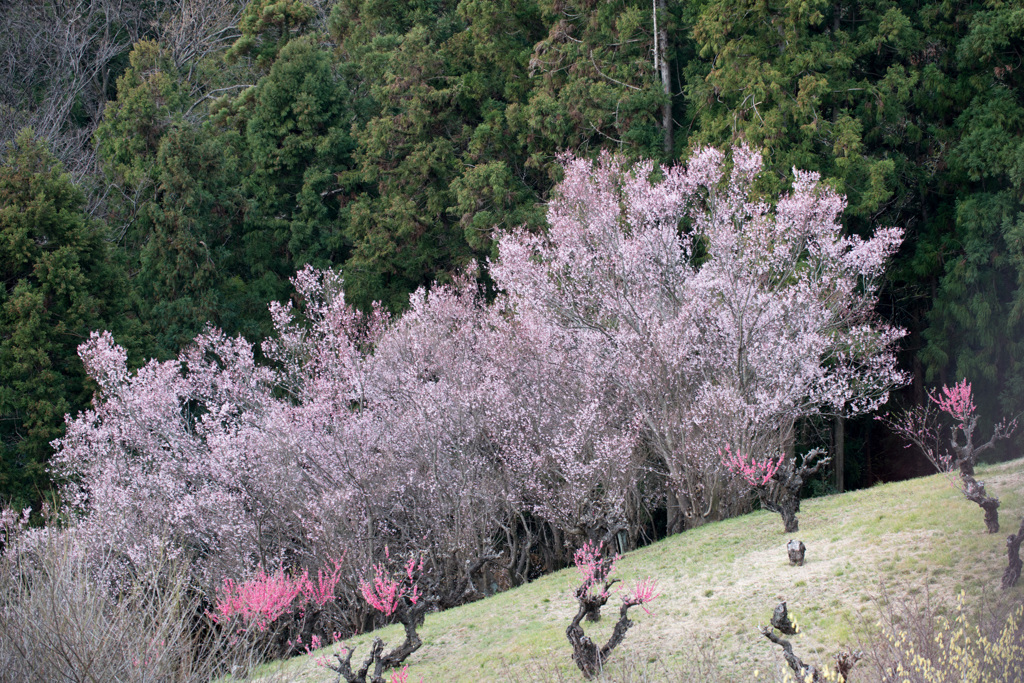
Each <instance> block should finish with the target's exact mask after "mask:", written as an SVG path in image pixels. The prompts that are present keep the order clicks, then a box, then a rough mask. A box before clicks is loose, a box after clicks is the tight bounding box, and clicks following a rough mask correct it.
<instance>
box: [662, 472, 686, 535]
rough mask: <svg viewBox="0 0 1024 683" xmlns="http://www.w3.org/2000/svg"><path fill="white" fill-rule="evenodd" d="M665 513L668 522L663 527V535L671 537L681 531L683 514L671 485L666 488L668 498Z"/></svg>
mask: <svg viewBox="0 0 1024 683" xmlns="http://www.w3.org/2000/svg"><path fill="white" fill-rule="evenodd" d="M665 507H666V513H667V515H668V522H667V524H666V525H665V535H666V536H671V535H672V534H678V533H680V532H682V530H683V523H684V521H683V513H682V506H681V505H680V504H679V496H678V495H677V494H676V492H675V490H674V489H673V488H672V486H671V484H669V487H668V496H667V500H666V502H665Z"/></svg>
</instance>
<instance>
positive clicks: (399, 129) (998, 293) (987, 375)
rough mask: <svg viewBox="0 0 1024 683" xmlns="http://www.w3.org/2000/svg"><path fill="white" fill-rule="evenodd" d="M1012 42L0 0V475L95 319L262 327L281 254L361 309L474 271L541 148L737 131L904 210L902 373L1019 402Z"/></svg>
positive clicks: (1018, 217) (655, 20) (859, 207)
mask: <svg viewBox="0 0 1024 683" xmlns="http://www.w3.org/2000/svg"><path fill="white" fill-rule="evenodd" d="M1022 45H1024V10H1022V9H1020V8H1019V7H1018V6H1017V5H1016V4H1015V3H1004V2H998V1H995V0H992V1H990V2H966V1H965V2H946V1H944V2H938V1H929V0H922V1H921V2H908V1H902V0H891V1H881V0H879V1H873V0H865V1H855V0H836V1H833V2H824V1H821V0H810V1H809V2H788V1H787V2H783V1H781V0H768V1H760V2H750V1H746V0H699V1H693V2H689V1H688V2H682V1H677V0H656V2H654V3H651V2H647V1H646V0H644V1H641V0H616V1H611V2H609V1H597V0H589V1H588V0H462V1H461V2H455V1H451V0H448V1H446V0H413V1H405V0H337V1H336V2H334V1H331V0H308V1H307V2H303V1H302V0H252V1H251V2H240V1H237V0H142V1H139V2H124V1H122V0H79V1H77V2H76V1H70V0H46V1H44V2H40V1H37V0H13V1H11V2H7V3H4V4H3V5H2V7H0V141H2V145H3V147H2V155H3V161H2V163H0V235H2V239H0V273H2V281H3V287H2V289H0V387H2V388H0V454H2V466H0V498H3V499H11V500H13V502H14V503H15V504H16V505H18V506H21V505H24V504H28V503H34V502H36V501H38V500H39V499H40V498H41V497H42V496H43V495H44V492H45V491H46V490H47V488H48V485H49V484H48V476H47V473H46V469H45V464H46V462H47V460H48V459H49V457H50V454H51V447H50V446H49V442H50V440H51V439H53V438H56V437H58V436H60V435H61V434H62V433H63V430H64V426H63V419H62V418H63V415H64V414H65V413H71V414H74V413H76V412H77V411H78V410H81V409H83V408H85V407H86V406H87V405H88V400H89V396H90V393H91V389H93V388H95V387H94V386H93V385H92V384H91V383H90V382H89V381H87V380H86V378H85V372H84V370H83V368H82V366H81V362H80V361H79V359H78V357H77V356H76V354H75V349H76V347H77V346H78V345H79V344H80V343H82V342H83V341H85V340H86V339H87V338H88V334H89V332H90V331H91V330H95V329H109V330H111V331H112V332H113V334H114V337H115V339H116V340H117V342H118V343H119V344H121V345H122V346H123V347H125V348H126V349H127V353H128V356H129V364H130V365H134V366H138V365H139V364H141V363H142V361H143V360H144V359H147V358H150V357H157V358H161V359H167V358H173V357H175V356H177V355H178V354H179V352H180V351H181V349H182V348H183V347H184V346H185V345H186V344H187V343H189V342H190V340H192V339H193V337H195V335H196V334H198V333H200V332H202V331H203V329H204V328H205V326H206V325H207V324H208V323H209V324H212V325H214V326H216V327H218V328H220V329H222V330H223V331H224V332H225V333H226V334H227V335H229V336H230V335H237V334H242V335H244V336H245V337H246V338H247V339H248V340H249V341H251V342H257V341H259V340H261V339H263V338H265V337H266V336H267V335H268V334H270V332H271V330H272V320H271V316H270V313H269V311H268V304H269V302H271V301H284V300H287V299H288V298H289V297H290V296H292V286H291V284H290V282H289V278H291V277H293V276H294V275H295V273H296V272H298V271H299V270H300V269H302V268H303V266H305V265H307V264H310V265H312V266H314V267H317V268H328V267H331V268H339V269H340V271H341V273H342V274H343V277H344V281H345V295H346V297H347V299H348V301H350V302H352V303H354V304H356V305H357V306H359V307H360V308H362V309H364V310H369V309H370V307H371V305H372V303H373V302H374V301H380V302H382V303H383V305H384V307H385V308H386V309H387V310H389V311H392V312H395V313H397V312H401V311H402V310H404V309H405V308H407V307H408V305H409V298H408V297H409V294H410V293H411V292H412V291H413V290H415V289H416V288H417V287H419V286H422V285H428V284H429V283H431V282H433V281H435V280H436V281H437V282H439V283H442V284H443V283H445V282H449V281H451V279H452V278H453V277H456V276H457V275H458V274H459V273H461V272H463V271H464V269H466V268H467V267H470V266H472V267H474V268H475V270H474V277H476V278H477V279H478V280H479V283H480V284H481V286H482V288H483V290H484V291H485V292H487V293H488V294H490V295H493V293H494V292H493V280H492V278H491V274H490V273H489V272H488V265H487V264H488V261H487V259H488V258H490V257H495V256H496V255H497V244H498V241H499V240H500V239H501V237H502V236H503V235H507V234H509V233H510V232H511V231H513V230H514V229H516V228H517V227H519V226H526V227H527V228H528V229H529V230H532V231H541V230H543V229H544V226H545V211H546V209H545V202H546V201H547V200H548V199H549V194H550V192H551V190H552V188H553V187H554V185H555V183H556V182H558V181H560V180H561V174H562V165H561V163H560V157H559V155H560V154H561V153H563V152H566V151H570V152H572V153H573V154H575V155H577V156H581V157H593V156H595V155H597V154H598V152H600V151H602V150H609V151H613V152H616V153H618V154H621V155H623V156H624V157H625V158H627V159H630V160H637V159H641V158H644V159H653V160H655V161H657V162H663V163H667V162H675V161H685V160H687V159H689V158H690V156H691V155H692V154H693V151H694V150H695V149H696V148H697V147H698V146H701V145H712V146H717V147H719V148H725V147H728V146H731V145H735V144H737V143H740V142H745V143H746V144H748V145H750V146H751V147H753V148H755V149H760V150H762V151H763V153H764V159H765V164H766V165H765V169H764V171H763V172H762V173H761V174H760V175H759V176H758V179H757V183H756V185H755V189H756V191H757V192H759V193H761V196H763V197H766V198H769V199H771V198H776V197H778V196H779V195H780V192H782V191H785V190H788V189H790V188H789V185H790V183H791V182H792V178H793V176H792V174H791V169H792V168H794V167H796V168H800V169H805V170H811V171H818V172H820V173H821V175H822V177H823V178H824V180H825V182H826V184H827V185H829V186H831V187H832V188H834V189H835V190H836V191H837V192H839V193H841V194H844V195H845V196H846V197H847V201H848V206H847V208H846V211H845V213H844V214H843V223H844V226H845V230H846V231H847V233H848V234H850V235H859V236H868V235H870V234H874V232H875V230H876V229H877V228H878V227H879V226H898V227H901V228H903V229H904V231H905V237H904V241H903V244H902V246H901V248H900V250H899V252H898V253H897V254H896V256H895V259H894V261H893V264H892V265H890V267H889V269H888V270H887V272H886V275H885V279H884V280H883V281H882V282H881V283H880V284H881V289H880V290H879V304H878V310H879V312H880V314H881V315H882V317H883V318H884V319H885V320H887V321H888V322H889V323H891V324H893V325H896V326H900V327H903V328H905V329H907V330H908V332H909V334H908V335H907V336H906V337H905V338H904V339H903V340H902V341H901V342H900V343H901V353H900V363H901V365H902V366H903V368H904V369H905V370H906V371H907V372H909V373H910V375H911V376H912V379H913V381H912V385H911V388H910V389H909V390H907V391H906V392H905V394H904V395H903V396H901V397H900V398H901V400H903V401H904V402H907V403H910V402H916V403H919V404H920V403H923V402H925V401H926V393H925V392H926V390H927V388H929V387H930V386H934V385H936V384H940V383H946V382H949V383H952V381H954V380H955V379H959V378H961V377H966V378H968V379H969V380H970V381H971V382H973V385H974V389H975V394H974V395H975V396H976V397H977V401H978V408H979V413H980V414H981V415H982V416H983V421H984V420H986V419H987V420H990V421H991V420H993V419H996V418H998V416H1000V415H1003V414H1016V413H1017V412H1019V411H1020V409H1021V406H1022V405H1024V365H1022V362H1024V348H1022V344H1024V321H1022V316H1024V289H1022V288H1024V210H1022V204H1021V203H1022V201H1024V101H1022V98H1024V64H1022V47H1021V46H1022ZM25 128H29V129H30V130H31V132H21V131H22V130H23V129H25ZM62 169H63V170H62ZM985 426H986V427H987V425H985ZM844 428H845V429H844ZM833 430H834V432H835V436H833V435H832V433H833ZM844 434H845V435H844ZM837 437H838V438H837ZM797 440H798V441H800V442H801V443H802V445H806V446H811V445H818V444H820V443H825V444H826V445H827V446H832V444H831V442H832V441H835V442H836V443H835V445H834V446H832V448H831V450H833V451H834V452H838V451H839V448H838V446H839V444H841V443H843V444H844V445H845V449H843V450H844V451H845V465H844V466H840V471H841V472H842V471H844V472H845V485H846V486H848V487H849V486H862V485H866V484H869V483H871V482H872V481H874V480H876V479H878V478H880V477H893V476H897V475H899V474H907V473H911V472H913V471H915V470H914V468H915V467H916V463H915V462H914V461H913V460H911V455H910V452H909V451H906V450H904V449H903V447H902V444H900V443H897V442H895V441H893V440H891V439H889V438H888V437H887V436H886V434H885V433H884V431H883V430H882V429H881V427H880V426H878V425H875V424H874V423H873V422H872V421H871V420H870V418H867V419H862V420H860V421H851V422H849V423H848V424H845V425H843V423H842V422H840V421H833V420H831V419H828V420H825V419H822V418H815V419H813V420H811V419H809V420H806V421H805V423H803V424H802V425H801V426H800V429H799V430H798V434H797ZM1013 448H1014V446H1011V449H1013Z"/></svg>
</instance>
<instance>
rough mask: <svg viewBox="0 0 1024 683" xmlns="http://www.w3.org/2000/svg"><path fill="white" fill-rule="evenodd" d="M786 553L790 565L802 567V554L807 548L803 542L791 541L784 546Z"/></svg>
mask: <svg viewBox="0 0 1024 683" xmlns="http://www.w3.org/2000/svg"><path fill="white" fill-rule="evenodd" d="M786 552H787V553H788V554H789V564H790V565H796V566H798V567H802V566H804V554H805V553H806V552H807V546H805V545H804V542H803V541H798V540H796V539H793V540H791V541H790V542H789V543H787V544H786ZM783 604H785V603H783Z"/></svg>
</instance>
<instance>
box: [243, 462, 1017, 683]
mask: <svg viewBox="0 0 1024 683" xmlns="http://www.w3.org/2000/svg"><path fill="white" fill-rule="evenodd" d="M978 478H979V480H983V481H985V482H986V484H987V485H988V488H989V491H990V492H991V493H992V494H994V495H996V496H998V497H999V498H1000V499H1001V501H1002V507H1001V508H1000V521H1001V523H1002V526H1003V529H1002V531H1001V532H1000V533H999V534H996V535H991V534H986V533H985V525H984V523H983V522H982V511H981V509H980V508H979V507H978V506H976V505H975V504H973V503H970V502H968V501H967V500H965V499H964V498H963V496H962V495H961V494H960V493H959V492H958V491H956V490H954V488H953V487H952V486H951V485H950V483H949V480H948V479H947V478H945V477H943V476H939V475H936V476H932V477H924V478H920V479H914V480H911V481H904V482H898V483H894V484H885V485H879V486H875V487H873V488H870V489H865V490H861V491H854V492H850V493H845V494H841V495H832V496H825V497H821V498H814V499H810V500H806V501H804V502H803V504H802V510H801V513H800V515H799V518H800V531H799V532H798V533H797V534H792V535H790V534H785V533H784V532H783V531H782V522H781V519H780V518H779V516H778V515H775V514H771V513H768V512H755V513H752V514H749V515H745V516H743V517H738V518H735V519H730V520H726V521H723V522H716V523H712V524H708V525H705V526H703V527H701V528H698V529H694V530H691V531H688V532H686V533H683V534H680V535H677V536H673V537H671V538H667V539H664V540H662V541H660V542H658V543H655V544H653V545H651V546H648V547H646V548H642V549H639V550H636V551H634V552H630V553H628V554H626V555H625V556H624V557H623V558H622V560H621V561H620V562H619V565H618V567H619V571H618V576H620V577H621V578H622V579H623V583H624V584H625V585H627V586H628V585H629V584H630V583H631V582H632V581H634V580H635V579H637V578H641V577H646V576H653V577H656V578H657V580H658V589H659V591H660V593H661V596H660V597H659V598H658V600H657V601H656V602H655V603H654V605H653V609H652V613H651V614H646V613H644V612H642V611H641V610H639V609H636V608H634V609H633V610H632V611H631V616H632V618H633V620H634V622H635V626H634V627H633V629H631V630H630V632H629V634H628V636H627V638H626V640H625V642H624V644H623V645H622V646H621V647H620V648H619V649H617V650H616V651H615V652H614V654H613V657H612V660H611V662H609V665H608V667H607V669H606V678H607V680H615V681H618V680H627V679H628V680H637V681H640V680H679V675H680V674H679V672H681V671H684V670H685V671H690V670H692V667H693V666H694V662H695V661H696V660H698V659H701V658H703V659H704V660H705V661H706V660H708V659H709V658H711V659H712V661H713V662H714V664H713V666H714V667H715V668H717V673H718V675H719V676H720V677H721V680H728V681H745V680H755V678H757V679H764V680H772V679H774V678H775V677H776V676H777V674H778V672H780V671H782V669H784V664H782V659H781V657H780V656H779V648H778V647H776V646H773V645H771V644H770V643H769V642H768V641H767V640H765V639H764V638H763V637H762V636H761V635H760V633H759V632H758V627H759V626H761V625H763V624H767V623H768V619H769V617H770V616H771V612H772V609H773V608H774V607H775V605H776V604H777V602H778V601H779V600H780V599H784V600H786V601H787V603H788V605H789V609H790V613H791V615H792V616H793V617H795V619H796V620H797V622H798V624H799V626H800V629H801V633H799V634H798V635H796V636H794V637H793V638H792V641H793V644H794V647H795V649H796V651H797V653H798V654H799V655H800V656H802V657H803V658H804V659H805V661H809V662H819V663H827V662H828V661H830V660H831V656H832V654H833V653H834V652H835V651H836V650H837V649H838V648H839V647H840V646H842V645H848V646H853V647H855V648H856V647H863V646H864V644H865V643H867V642H868V641H869V640H870V638H871V636H872V633H876V632H877V629H878V618H879V604H880V603H881V602H884V601H885V600H887V599H890V598H893V597H900V598H902V597H903V596H907V595H911V596H924V595H927V597H928V600H930V601H931V604H932V605H933V606H936V607H937V608H938V609H939V611H940V612H941V611H943V610H952V609H953V607H954V605H955V602H956V598H955V596H956V595H957V594H958V593H959V592H960V591H963V592H964V593H965V601H966V604H967V605H968V607H969V608H971V607H972V606H973V607H974V608H980V606H981V605H983V604H985V603H986V602H988V603H992V602H994V601H1001V602H1006V601H1020V600H1021V599H1022V598H1024V587H1022V586H1021V585H1018V586H1017V587H1016V588H1014V589H1013V590H1011V591H1010V593H1009V595H1006V594H1005V593H1002V592H1001V591H1000V590H999V581H1000V577H1001V575H1002V571H1003V568H1004V566H1005V564H1006V550H1005V540H1006V535H1007V534H1009V533H1013V532H1014V531H1016V529H1017V527H1018V525H1019V524H1020V519H1021V516H1022V515H1024V460H1016V461H1012V462H1008V463H1003V464H999V465H993V466H986V467H982V468H979V472H978ZM791 537H794V538H799V539H800V540H802V541H803V542H804V543H805V544H806V545H807V562H806V564H805V565H804V566H803V567H793V566H790V564H789V562H788V559H787V556H786V550H785V544H786V542H787V541H788V540H789V539H790V538H791ZM576 583H577V579H576V573H575V570H574V569H567V570H564V571H561V572H558V573H555V574H551V575H549V576H545V577H542V578H540V579H537V580H536V581H534V582H532V583H530V584H528V585H525V586H521V587H519V588H516V589H515V590H510V591H508V592H505V593H501V594H498V595H495V596H493V597H490V598H487V599H485V600H481V601H479V602H475V603H472V604H469V605H465V606H462V607H459V608H457V609H453V610H449V611H447V612H442V613H437V614H428V615H427V618H426V622H425V624H424V625H423V627H422V628H421V629H420V631H419V632H420V634H421V636H422V638H423V642H424V645H423V647H422V648H421V649H420V650H419V651H418V652H416V653H414V654H413V655H412V657H410V658H409V660H408V662H407V663H408V665H409V674H410V675H409V680H410V681H419V680H420V678H421V677H422V679H423V680H424V681H426V682H428V683H430V682H436V681H445V682H454V681H489V680H496V681H501V680H516V681H533V680H560V679H563V678H564V680H567V681H575V680H582V678H581V677H580V676H579V674H578V672H576V671H575V669H574V665H573V663H572V661H571V660H570V658H569V653H570V649H569V645H568V643H567V642H566V639H565V627H566V625H567V624H568V620H569V618H570V616H571V615H572V614H573V613H574V612H575V607H574V601H573V596H572V590H573V588H574V587H575V585H576ZM615 602H616V601H615V600H614V599H613V601H610V602H609V605H608V607H606V610H605V611H606V614H607V615H608V616H609V617H611V616H612V615H613V614H614V613H617V607H616V606H615ZM613 621H614V617H612V618H606V619H603V620H602V622H601V623H600V624H596V625H593V626H591V627H590V628H589V629H588V635H591V636H592V637H593V638H594V639H595V640H596V641H598V642H601V639H602V638H606V637H607V633H610V630H611V627H612V623H613ZM375 636H380V637H381V638H383V639H384V641H385V642H389V643H391V644H396V643H398V642H399V641H400V640H401V632H400V628H399V627H397V626H392V627H388V628H385V629H382V630H380V631H377V632H374V633H372V634H365V635H362V636H359V637H356V638H353V639H351V640H350V641H349V642H348V643H347V644H348V645H349V646H350V647H354V648H356V654H355V656H354V657H353V661H356V660H359V659H360V656H361V655H364V654H365V653H366V651H367V649H368V643H369V641H370V640H371V639H372V638H373V637H375ZM321 652H322V653H325V654H326V653H329V650H324V651H321ZM314 659H315V658H314V657H310V656H302V657H297V658H293V659H291V660H288V661H284V662H275V663H272V664H268V665H266V666H264V667H263V668H261V669H260V670H259V671H258V672H256V673H257V675H258V677H260V678H263V679H264V680H286V681H308V682H314V681H327V680H334V678H336V676H332V675H331V672H330V671H328V670H326V669H324V668H322V667H317V666H316V665H315V664H314ZM645 670H646V671H649V672H650V675H646V674H645V673H644V671H645ZM638 671H639V672H640V673H639V674H638V673H637V672H638ZM755 671H757V672H759V676H757V677H755ZM860 671H861V672H862V673H860V674H859V675H857V674H858V672H857V671H855V675H854V676H851V683H852V682H854V681H867V680H869V678H865V676H866V675H867V673H866V668H864V667H861V668H860ZM673 672H675V674H674V675H673Z"/></svg>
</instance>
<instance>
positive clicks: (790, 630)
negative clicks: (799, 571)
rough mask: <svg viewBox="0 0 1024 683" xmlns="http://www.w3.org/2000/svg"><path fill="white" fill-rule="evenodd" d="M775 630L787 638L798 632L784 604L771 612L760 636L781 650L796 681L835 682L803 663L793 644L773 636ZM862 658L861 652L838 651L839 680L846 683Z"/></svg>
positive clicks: (807, 682) (805, 682)
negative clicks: (769, 621) (769, 620)
mask: <svg viewBox="0 0 1024 683" xmlns="http://www.w3.org/2000/svg"><path fill="white" fill-rule="evenodd" d="M776 630H777V631H779V632H780V633H783V634H784V635H787V636H792V635H796V633H797V632H798V630H799V629H797V627H796V624H794V623H793V622H792V621H790V619H789V612H788V610H787V609H786V603H785V602H780V603H779V604H778V605H777V606H776V607H775V611H774V612H772V620H771V626H762V627H761V635H763V636H764V637H765V638H767V639H768V640H770V641H772V642H773V643H775V644H776V645H778V646H779V647H781V648H782V656H783V658H784V659H785V660H786V664H788V665H789V668H790V669H792V670H793V673H795V674H796V679H797V681H800V682H801V683H826V682H828V681H835V680H836V679H835V678H834V677H832V676H830V675H828V674H827V672H824V671H822V670H821V669H819V668H818V667H816V666H815V665H813V664H806V663H804V661H803V660H802V659H800V657H799V656H797V654H796V653H795V652H794V651H793V644H792V643H790V642H789V641H788V640H786V639H785V638H780V637H779V636H777V635H776V634H775V631H776ZM863 658H864V653H863V652H859V651H854V650H850V649H846V650H840V651H839V652H838V653H837V654H836V657H835V661H836V672H837V673H838V674H839V676H840V680H842V681H846V679H847V676H849V675H850V671H851V670H852V669H853V667H854V665H856V664H857V662H858V661H860V660H861V659H863Z"/></svg>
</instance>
